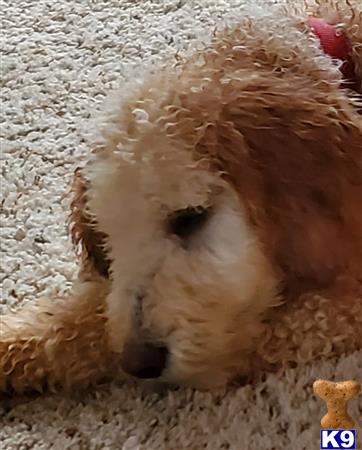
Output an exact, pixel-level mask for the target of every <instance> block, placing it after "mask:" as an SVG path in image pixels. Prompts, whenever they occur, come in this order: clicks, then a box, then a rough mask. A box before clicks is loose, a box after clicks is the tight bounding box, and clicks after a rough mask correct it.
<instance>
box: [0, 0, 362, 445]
mask: <svg viewBox="0 0 362 450" xmlns="http://www.w3.org/2000/svg"><path fill="white" fill-rule="evenodd" d="M260 1H262V0H260ZM247 2H249V3H253V4H255V3H257V2H255V1H254V0H244V1H242V0H239V1H236V0H229V1H222V0H188V1H187V0H164V1H162V0H159V1H156V0H155V1H136V0H129V1H125V0H108V1H98V0H82V1H77V0H57V1H55V0H47V1H44V0H38V1H35V0H23V1H22V0H12V1H10V0H9V1H1V2H0V15H1V20H2V27H1V28H2V40H1V51H2V59H1V66H0V69H1V96H2V107H1V111H0V117H1V163H2V166H1V167H2V173H1V245H2V250H1V287H2V295H1V301H0V302H1V303H0V312H1V311H3V310H4V308H5V307H7V306H8V305H10V306H11V307H14V308H15V307H17V306H19V305H20V304H21V303H24V302H26V301H34V299H35V298H36V297H38V296H41V295H44V294H46V295H58V294H59V293H63V292H65V291H67V289H69V286H70V285H71V281H72V279H73V277H74V276H75V269H76V268H75V265H74V260H73V253H72V250H71V247H70V244H69V242H68V238H67V236H66V233H65V225H64V224H65V221H66V215H67V207H68V200H67V198H66V195H65V194H66V192H67V188H68V183H69V180H70V176H71V174H72V172H73V169H74V168H75V167H76V166H77V165H81V164H82V162H83V161H84V158H85V155H86V152H87V142H86V137H87V136H88V134H89V131H90V129H92V128H93V125H92V120H91V118H90V114H93V113H94V112H95V111H98V110H99V109H100V107H101V105H102V102H103V99H104V96H105V94H106V93H107V92H109V91H110V90H112V89H116V88H117V87H118V86H119V85H120V84H122V80H124V79H126V78H127V77H129V76H130V74H131V73H132V71H133V70H141V69H142V70H143V68H144V67H145V66H149V65H150V64H153V63H157V61H159V60H160V59H164V58H168V57H170V56H172V55H174V54H175V52H176V51H184V50H185V49H187V48H189V47H190V46H192V45H193V43H194V42H195V41H197V37H198V36H199V35H203V34H205V33H206V34H207V33H208V32H209V31H210V30H211V29H213V27H214V26H215V24H217V23H219V22H220V21H221V22H222V21H223V20H224V18H225V17H226V16H227V15H231V16H234V15H237V14H239V12H240V9H241V6H242V5H243V4H245V3H247ZM361 374H362V353H359V354H354V355H349V356H346V357H344V358H341V359H340V360H339V361H338V362H336V363H334V364H333V363H320V364H314V365H313V366H312V367H305V368H299V369H298V370H294V371H290V372H288V373H287V374H286V375H285V376H284V377H283V378H277V377H275V376H268V377H267V378H266V380H265V381H264V382H262V383H260V384H258V385H256V386H246V387H242V388H240V387H239V388H236V387H230V388H229V389H228V390H226V391H223V392H215V393H213V394H211V393H205V392H203V393H202V392H197V391H192V390H184V389H181V390H178V391H169V392H164V393H158V394H156V393H147V392H145V391H141V390H140V388H138V387H134V386H118V385H110V386H105V387H104V388H103V389H101V390H99V391H97V392H91V393H89V394H88V395H87V396H82V397H81V398H72V399H69V398H64V397H59V396H47V397H42V398H37V399H33V400H31V399H26V400H20V401H17V402H16V403H15V404H12V405H2V406H0V448H1V449H2V450H10V449H16V450H20V449H24V450H25V449H59V450H64V449H94V450H95V449H122V450H163V449H164V450H182V449H193V450H199V449H202V448H206V449H209V450H217V449H235V450H248V449H250V450H254V449H255V450H271V449H276V450H279V449H282V448H286V449H290V450H301V449H306V450H313V449H318V448H319V441H318V434H319V420H320V418H321V416H322V414H323V410H324V405H323V404H322V402H320V401H318V400H317V399H315V398H314V397H313V395H312V394H311V384H312V382H313V381H314V380H315V379H316V378H318V377H324V378H329V379H334V378H335V379H349V378H357V379H361ZM350 410H351V413H352V414H353V416H354V417H355V418H358V417H360V418H361V416H362V396H360V397H359V399H357V400H354V401H353V402H351V408H350ZM361 437H362V434H361V430H360V434H359V438H360V439H361Z"/></svg>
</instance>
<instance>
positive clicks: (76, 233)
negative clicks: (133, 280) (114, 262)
mask: <svg viewBox="0 0 362 450" xmlns="http://www.w3.org/2000/svg"><path fill="white" fill-rule="evenodd" d="M88 188H89V182H88V181H87V180H86V179H85V177H84V175H83V174H82V172H81V169H79V168H78V169H76V170H75V172H74V179H73V184H72V189H71V191H72V194H73V199H72V202H71V205H70V217H69V232H70V235H71V238H72V243H73V245H74V247H75V249H76V252H77V254H78V256H79V258H80V261H81V270H80V275H81V276H87V274H88V275H91V274H94V272H96V273H97V274H99V275H101V276H102V277H104V278H108V277H109V268H110V261H109V259H108V257H107V254H106V251H105V249H104V242H105V239H106V237H107V236H106V235H105V234H104V233H102V232H100V231H98V230H97V223H96V221H95V220H94V219H93V218H92V217H91V215H90V214H89V212H88V211H87V201H88V199H87V192H88Z"/></svg>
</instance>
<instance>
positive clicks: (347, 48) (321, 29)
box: [309, 17, 356, 88]
mask: <svg viewBox="0 0 362 450" xmlns="http://www.w3.org/2000/svg"><path fill="white" fill-rule="evenodd" d="M309 25H310V28H311V30H312V32H313V33H314V34H315V35H316V36H317V37H318V38H319V40H320V44H321V47H322V49H323V51H324V52H325V53H326V54H327V55H329V56H330V57H331V58H333V59H339V60H340V61H341V66H340V68H339V70H340V71H341V72H342V75H343V78H344V81H345V83H344V84H345V85H346V86H348V87H351V88H353V86H354V84H355V82H356V75H355V70H354V64H353V61H352V59H351V43H350V41H349V39H348V37H347V36H346V35H345V34H344V33H343V32H342V31H340V30H337V28H336V27H335V26H334V25H330V24H329V23H327V22H326V21H325V20H323V19H317V18H315V17H311V18H310V19H309Z"/></svg>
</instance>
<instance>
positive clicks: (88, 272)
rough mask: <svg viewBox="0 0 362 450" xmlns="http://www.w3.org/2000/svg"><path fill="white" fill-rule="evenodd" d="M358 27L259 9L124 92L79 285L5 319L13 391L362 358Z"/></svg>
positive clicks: (80, 244)
mask: <svg viewBox="0 0 362 450" xmlns="http://www.w3.org/2000/svg"><path fill="white" fill-rule="evenodd" d="M361 17H362V8H361V5H360V2H358V1H353V0H349V1H347V0H339V1H338V2H337V1H336V2H333V1H332V0H331V1H327V0H326V1H325V2H324V3H322V2H318V3H313V4H311V5H310V6H307V5H305V3H304V2H303V3H300V4H298V5H296V2H291V3H290V4H286V5H284V6H283V7H280V6H279V7H278V8H276V7H269V8H266V9H265V10H264V11H263V12H262V13H261V12H260V11H259V10H257V9H255V10H254V11H251V12H249V13H246V14H245V15H244V16H243V18H242V19H240V21H239V22H238V23H237V24H236V25H228V26H226V28H225V29H224V30H222V31H219V32H216V33H215V35H214V36H213V38H212V41H211V43H210V44H209V45H207V46H206V47H205V48H204V49H202V50H197V51H195V52H194V54H193V55H191V56H189V57H185V58H181V57H179V58H178V59H177V61H176V62H175V64H174V65H173V66H172V67H171V66H170V65H166V66H165V67H163V68H161V69H160V70H159V71H157V72H156V73H153V74H150V75H149V76H147V77H145V79H144V81H143V82H142V83H135V82H134V83H130V85H127V86H126V87H125V89H124V93H123V94H122V100H121V101H119V104H118V105H116V107H115V108H114V109H113V110H112V112H111V113H109V115H108V119H107V123H106V124H105V126H103V128H102V136H103V140H102V141H101V142H99V143H97V144H96V145H95V146H94V148H92V151H91V152H90V157H89V161H87V163H86V164H85V166H84V167H83V168H82V169H79V170H77V171H76V173H75V177H74V184H73V187H72V192H73V199H72V203H71V214H70V227H69V229H70V234H71V236H72V239H73V242H74V245H75V248H76V250H77V254H78V257H79V262H80V263H79V266H80V270H79V276H78V279H77V281H76V282H75V285H74V287H73V290H72V292H71V294H70V295H69V296H67V297H66V298H63V299H57V300H55V299H54V300H49V299H44V300H39V302H37V303H36V304H29V305H26V306H25V307H24V308H23V309H22V310H20V311H18V312H16V313H12V314H9V315H6V316H4V317H2V326H1V335H0V390H1V391H2V392H7V393H9V392H12V393H23V392H28V391H42V390H43V389H49V390H51V391H52V390H58V389H65V390H70V389H75V388H77V389H79V388H85V387H87V386H89V385H94V384H97V383H99V382H101V381H104V380H106V379H109V378H113V377H118V376H121V377H123V376H124V377H132V378H136V379H152V380H154V381H156V382H157V381H158V382H160V383H171V384H178V385H187V386H193V387H196V388H206V389H211V388H214V387H218V386H222V385H224V384H225V383H227V382H229V381H230V380H234V379H238V378H239V377H257V376H258V374H261V373H265V372H266V371H272V370H282V369H284V368H286V367H294V366H296V365H298V364H306V363H308V362H310V361H312V360H313V359H318V358H332V357H335V356H338V355H340V354H342V353H344V352H350V351H354V350H357V349H360V348H361V347H362V120H361V114H360V112H361V111H360V103H359V100H358V99H359V98H360V97H359V96H360V94H361V93H362V19H361Z"/></svg>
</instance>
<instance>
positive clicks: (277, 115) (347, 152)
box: [198, 90, 362, 285]
mask: <svg viewBox="0 0 362 450" xmlns="http://www.w3.org/2000/svg"><path fill="white" fill-rule="evenodd" d="M311 93H313V90H311ZM237 95H238V94H235V99H234V98H232V99H231V100H230V103H228V104H227V105H224V108H223V111H222V114H220V117H219V120H218V122H216V123H214V124H213V126H211V127H209V128H208V129H207V132H206V133H205V136H204V138H203V141H200V143H199V148H198V152H199V153H201V154H202V155H205V154H209V155H210V154H211V156H212V157H213V160H215V163H216V165H217V169H218V170H220V171H221V172H222V173H224V174H225V178H226V179H227V181H228V182H229V183H230V184H231V185H232V186H233V187H234V189H235V190H236V192H237V193H238V194H239V196H240V198H241V201H242V203H243V205H244V207H245V208H246V210H247V212H248V216H249V219H250V221H251V223H252V225H253V226H254V228H255V229H256V231H257V233H258V235H259V237H260V240H261V242H262V243H263V245H264V248H265V251H266V253H267V254H268V256H269V257H270V258H271V260H272V261H273V262H275V263H276V265H277V266H278V267H280V268H281V269H282V270H283V273H284V274H286V276H287V277H288V278H291V279H292V280H296V281H298V280H303V281H304V280H311V282H312V283H318V284H322V285H323V284H325V283H329V281H330V279H331V278H333V277H335V275H336V274H338V273H344V272H347V273H350V274H352V273H353V274H357V276H359V277H360V276H361V275H360V274H361V269H360V268H361V264H362V252H361V249H362V236H361V229H362V209H361V205H362V147H361V142H362V140H361V136H362V128H361V126H360V119H359V117H358V115H357V114H356V111H354V110H353V108H352V107H351V105H349V104H347V102H343V103H342V101H341V100H340V98H341V97H342V95H341V94H339V92H338V91H337V94H335V97H336V101H335V103H334V106H333V108H334V109H333V114H334V115H331V113H330V109H331V108H330V107H329V105H328V104H327V102H325V101H323V98H321V99H319V98H317V99H316V100H315V102H314V103H315V104H314V105H313V104H312V99H310V100H309V101H310V103H308V102H307V101H306V102H305V103H306V104H308V108H306V107H305V106H304V104H303V101H304V100H303V99H302V101H299V102H298V99H295V98H294V97H293V95H291V96H290V97H288V96H285V98H284V97H283V95H279V97H278V96H277V93H275V95H274V96H272V95H266V94H263V95H261V94H259V96H258V95H257V93H254V95H252V96H250V97H248V96H247V95H244V97H243V98H242V99H241V100H239V101H238V100H237ZM239 95H240V94H239ZM321 95H322V94H321ZM274 97H275V98H274ZM259 99H261V101H262V102H264V103H265V105H264V104H262V105H261V106H260V105H258V100H259ZM248 101H249V103H248ZM267 101H269V103H270V104H268V105H266V102H267ZM283 102H284V103H283Z"/></svg>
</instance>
